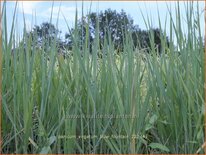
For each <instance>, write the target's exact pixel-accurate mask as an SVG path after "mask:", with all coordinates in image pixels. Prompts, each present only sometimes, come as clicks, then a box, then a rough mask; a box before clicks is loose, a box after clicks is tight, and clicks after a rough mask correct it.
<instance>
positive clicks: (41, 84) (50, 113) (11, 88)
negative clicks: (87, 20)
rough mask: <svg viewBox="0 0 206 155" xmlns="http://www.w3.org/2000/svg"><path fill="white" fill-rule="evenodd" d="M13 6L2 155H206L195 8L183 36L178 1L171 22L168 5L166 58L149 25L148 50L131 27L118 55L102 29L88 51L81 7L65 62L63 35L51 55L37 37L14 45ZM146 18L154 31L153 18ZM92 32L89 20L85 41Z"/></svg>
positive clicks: (6, 46)
mask: <svg viewBox="0 0 206 155" xmlns="http://www.w3.org/2000/svg"><path fill="white" fill-rule="evenodd" d="M82 9H83V8H82ZM16 10H17V5H16V9H15V12H14V15H13V19H12V21H13V22H12V28H11V32H10V34H8V33H7V32H8V30H7V22H8V19H7V16H6V2H4V3H3V7H2V54H3V57H2V152H3V153H43V154H46V153H67V154H68V153H111V154H112V153H118V154H124V153H125V154H126V153H196V152H197V153H204V152H203V149H202V148H201V146H202V144H203V143H204V115H205V114H204V72H205V71H204V61H205V60H204V47H203V43H202V40H203V36H201V27H202V26H203V25H200V12H199V8H198V5H194V3H192V2H188V3H186V5H185V10H186V12H185V13H186V23H187V32H186V33H185V32H183V30H182V27H181V22H183V20H182V18H181V16H180V14H182V13H184V12H181V10H180V8H179V3H177V7H176V12H175V15H176V18H175V19H174V18H173V16H172V11H171V10H170V9H168V13H169V16H168V17H169V21H167V22H169V24H170V39H169V40H170V45H169V46H168V44H167V41H166V38H165V37H164V36H163V35H161V36H160V38H161V47H162V51H161V54H157V53H159V52H158V51H157V48H156V45H155V43H154V33H153V31H150V45H151V46H150V48H149V49H147V50H149V52H144V51H143V52H142V50H141V47H136V49H134V44H133V42H132V39H131V38H132V35H131V34H130V33H129V32H124V33H125V37H124V44H123V47H124V48H123V51H122V52H120V53H119V54H117V53H116V52H115V48H114V43H113V42H112V40H111V38H109V37H108V38H104V39H105V41H104V45H102V47H101V49H100V47H99V38H98V26H97V28H96V37H95V40H94V43H93V45H92V53H90V45H89V41H85V42H84V44H83V46H82V47H81V48H80V47H79V46H78V41H79V37H80V36H79V35H78V34H79V33H78V29H77V19H78V17H77V11H76V21H75V28H74V29H75V33H74V34H73V36H72V39H73V42H74V44H73V47H72V51H71V52H72V55H70V56H68V57H66V58H64V57H63V56H62V55H59V54H58V52H57V51H58V49H57V47H56V43H57V38H54V40H53V41H52V44H51V48H50V50H49V51H47V52H45V50H44V49H45V47H42V48H34V47H33V46H32V43H33V40H32V39H33V38H32V37H31V36H30V37H28V36H26V35H23V38H22V39H23V40H24V44H20V43H19V44H16V42H20V41H19V35H20V34H18V29H15V24H16V23H15V19H16V15H17V12H16ZM82 12H83V10H82ZM51 14H52V13H51ZM143 18H144V21H145V24H146V25H147V28H148V29H150V28H151V26H150V23H151V21H150V19H149V18H145V16H143ZM51 19H52V16H51ZM158 20H159V27H160V29H161V30H163V32H164V33H166V24H165V27H164V28H162V27H161V22H160V18H158ZM65 21H66V18H65ZM24 22H25V21H24ZM97 23H98V19H97ZM165 23H166V22H165ZM66 25H67V26H68V23H67V22H66ZM97 25H98V24H97ZM25 26H26V24H25ZM68 30H69V31H70V29H69V27H68ZM88 33H89V25H87V29H86V38H87V37H88ZM109 33H110V32H109V31H108V34H109ZM24 34H25V33H24ZM8 35H9V36H8ZM175 38H176V40H177V45H174V44H173V42H174V39H175ZM47 41H48V40H46V39H45V40H44V42H47ZM12 49H15V50H14V51H13V52H12ZM99 51H100V52H102V55H101V58H100V57H98V52H99Z"/></svg>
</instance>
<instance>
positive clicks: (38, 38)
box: [27, 22, 65, 51]
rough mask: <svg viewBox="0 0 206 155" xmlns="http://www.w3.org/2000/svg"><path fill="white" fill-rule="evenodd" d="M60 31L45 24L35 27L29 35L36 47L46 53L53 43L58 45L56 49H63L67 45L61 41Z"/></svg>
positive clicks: (49, 24)
mask: <svg viewBox="0 0 206 155" xmlns="http://www.w3.org/2000/svg"><path fill="white" fill-rule="evenodd" d="M60 33H61V31H59V30H58V29H57V28H56V27H55V26H54V25H53V24H51V23H48V22H44V23H42V24H41V25H40V26H38V25H35V26H34V28H33V29H32V31H30V32H28V33H27V36H28V37H32V41H33V44H34V46H37V47H40V48H42V49H43V50H44V51H48V50H49V49H50V48H51V46H52V45H53V43H56V47H57V48H58V49H61V48H63V47H64V45H65V43H64V42H63V41H62V40H61V39H60V37H59V34H60Z"/></svg>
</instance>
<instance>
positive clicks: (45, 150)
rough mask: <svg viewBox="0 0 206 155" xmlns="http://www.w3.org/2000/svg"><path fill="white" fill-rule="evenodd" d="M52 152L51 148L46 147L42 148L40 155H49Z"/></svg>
mask: <svg viewBox="0 0 206 155" xmlns="http://www.w3.org/2000/svg"><path fill="white" fill-rule="evenodd" d="M49 152H50V147H49V146H45V147H43V148H42V150H41V152H40V153H39V154H48V153H49Z"/></svg>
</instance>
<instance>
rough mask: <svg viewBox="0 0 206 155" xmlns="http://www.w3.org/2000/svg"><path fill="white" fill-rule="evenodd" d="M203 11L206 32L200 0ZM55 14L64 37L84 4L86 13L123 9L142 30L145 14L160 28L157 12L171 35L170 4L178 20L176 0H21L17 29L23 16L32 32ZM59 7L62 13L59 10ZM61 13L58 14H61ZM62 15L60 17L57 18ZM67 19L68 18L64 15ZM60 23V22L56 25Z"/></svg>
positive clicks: (10, 8)
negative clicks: (83, 0)
mask: <svg viewBox="0 0 206 155" xmlns="http://www.w3.org/2000/svg"><path fill="white" fill-rule="evenodd" d="M185 4H186V3H185V2H182V1H181V2H180V11H181V12H182V16H181V19H182V21H185V18H186V17H185V13H184V12H185ZM198 4H199V10H200V13H201V18H200V19H201V20H200V21H201V31H202V34H205V20H204V7H205V4H204V1H202V2H198ZM52 5H53V14H52V23H53V24H54V25H55V26H56V27H58V29H59V30H61V31H62V33H61V38H62V39H63V38H64V34H65V33H66V32H68V28H67V24H68V25H69V27H70V28H72V27H73V25H74V22H75V11H76V8H77V10H78V18H81V15H82V5H83V8H84V11H83V14H84V15H86V14H87V13H88V12H89V11H90V8H91V12H99V11H103V10H106V9H108V8H111V9H112V10H116V11H117V12H120V11H121V9H123V10H124V11H125V12H126V13H127V14H128V15H130V16H131V17H132V18H133V19H134V24H136V25H138V26H139V28H140V29H147V28H146V25H145V23H144V20H143V16H144V17H147V16H149V17H150V19H151V20H152V24H153V27H154V28H157V27H159V22H158V11H157V10H159V15H160V19H161V25H162V26H163V27H164V25H165V20H166V17H167V24H166V32H167V34H169V13H168V7H169V8H171V11H172V14H173V18H174V19H175V6H176V5H177V2H176V1H123V2H122V1H121V2H120V1H85V2H82V1H54V2H52V1H23V2H22V1H18V9H17V16H16V23H15V29H16V30H17V33H18V34H19V33H20V34H22V32H23V27H24V17H25V23H26V29H27V31H30V30H31V29H32V27H33V26H34V25H40V24H41V23H42V22H49V21H50V17H51V11H52ZM6 6H7V25H8V26H7V28H8V32H10V29H11V24H12V21H13V20H12V19H13V14H14V9H15V2H11V1H10V2H7V4H6ZM59 8H60V12H59ZM141 12H142V13H141ZM58 14H59V15H58ZM142 14H143V16H142ZM58 17H59V18H58ZM64 17H65V18H66V21H65V18H64ZM57 22H58V24H57ZM182 26H183V28H184V27H186V22H183V23H182Z"/></svg>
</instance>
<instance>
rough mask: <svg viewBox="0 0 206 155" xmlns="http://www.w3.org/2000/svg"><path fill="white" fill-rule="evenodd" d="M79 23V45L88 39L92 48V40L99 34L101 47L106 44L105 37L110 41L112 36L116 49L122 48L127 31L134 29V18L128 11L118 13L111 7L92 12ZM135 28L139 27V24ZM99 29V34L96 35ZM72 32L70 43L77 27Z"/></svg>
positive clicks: (69, 38)
mask: <svg viewBox="0 0 206 155" xmlns="http://www.w3.org/2000/svg"><path fill="white" fill-rule="evenodd" d="M77 25H78V26H77V31H78V36H79V39H78V40H79V42H78V45H79V46H80V47H82V46H83V45H84V43H85V42H86V40H87V41H88V42H90V45H89V46H90V49H91V44H92V42H93V41H94V39H95V37H97V36H98V37H99V41H100V42H99V43H100V44H99V46H100V48H101V47H102V45H103V44H104V41H105V38H107V39H106V40H107V41H108V40H109V37H111V40H112V42H113V43H114V46H115V49H117V48H120V49H122V48H123V41H124V40H123V38H124V34H125V32H129V31H131V30H132V29H134V26H133V19H132V18H131V17H130V16H129V15H127V14H126V12H124V11H123V10H121V12H120V13H118V12H116V11H115V10H111V9H107V10H105V11H104V12H102V11H101V12H100V13H99V14H97V13H94V12H93V13H90V14H88V15H87V16H85V17H83V18H82V19H81V20H79V21H78V24H77ZM135 28H138V26H136V27H135ZM97 29H98V34H97V35H96V32H97V31H96V30H97ZM87 31H88V32H89V34H88V35H86V32H87ZM71 32H72V33H71V34H70V35H67V37H66V39H67V40H68V43H69V44H70V45H71V44H72V39H71V36H72V35H74V33H75V29H72V30H71ZM86 37H87V38H86Z"/></svg>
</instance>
